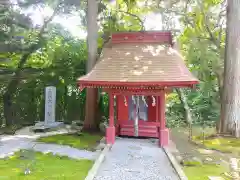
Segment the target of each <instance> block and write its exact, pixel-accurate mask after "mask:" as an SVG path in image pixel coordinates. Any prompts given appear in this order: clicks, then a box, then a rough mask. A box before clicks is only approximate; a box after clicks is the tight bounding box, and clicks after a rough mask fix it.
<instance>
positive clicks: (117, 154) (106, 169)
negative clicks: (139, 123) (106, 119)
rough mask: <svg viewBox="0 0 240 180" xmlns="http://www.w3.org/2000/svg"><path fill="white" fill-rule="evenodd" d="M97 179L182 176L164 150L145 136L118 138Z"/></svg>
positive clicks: (168, 179)
mask: <svg viewBox="0 0 240 180" xmlns="http://www.w3.org/2000/svg"><path fill="white" fill-rule="evenodd" d="M94 180H179V178H178V176H177V174H176V172H175V170H174V169H173V167H172V166H171V163H170V162H169V159H168V158H167V156H166V154H165V153H164V151H163V150H162V149H161V148H159V147H158V145H157V144H156V143H153V142H151V141H150V140H146V139H145V140H142V139H125V138H124V139H117V140H116V142H115V144H114V145H113V147H112V149H111V150H110V151H109V152H108V154H107V155H106V158H105V161H104V162H103V164H102V165H101V167H100V169H99V171H98V173H97V175H96V177H95V178H94Z"/></svg>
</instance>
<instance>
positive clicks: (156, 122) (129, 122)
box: [116, 92, 160, 138]
mask: <svg viewBox="0 0 240 180" xmlns="http://www.w3.org/2000/svg"><path fill="white" fill-rule="evenodd" d="M133 93H134V92H133ZM122 94H123V95H116V99H117V103H116V105H117V125H116V126H117V131H116V133H117V135H121V136H135V137H152V138H159V133H158V132H159V127H160V117H159V113H158V112H159V108H158V107H157V106H158V105H157V99H158V98H159V97H158V96H151V95H141V94H139V95H138V94H137V95H136V94H135V95H126V96H124V92H122Z"/></svg>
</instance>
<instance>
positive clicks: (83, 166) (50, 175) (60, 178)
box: [0, 151, 93, 180]
mask: <svg viewBox="0 0 240 180" xmlns="http://www.w3.org/2000/svg"><path fill="white" fill-rule="evenodd" d="M29 152H31V154H33V155H34V156H33V157H34V158H31V159H24V160H23V158H21V154H22V153H20V152H17V153H15V155H14V156H12V157H10V158H6V159H0V169H1V170H0V180H75V179H76V180H78V179H79V180H83V179H84V178H85V177H86V175H87V173H88V171H89V170H90V168H91V167H92V165H93V161H90V160H73V159H69V158H68V157H60V156H54V155H52V154H42V153H36V152H32V151H29ZM25 154H26V153H25ZM27 164H29V165H31V166H30V170H31V173H30V174H29V175H24V169H25V168H23V167H26V165H27ZM28 167H29V166H28Z"/></svg>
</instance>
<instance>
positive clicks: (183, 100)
mask: <svg viewBox="0 0 240 180" xmlns="http://www.w3.org/2000/svg"><path fill="white" fill-rule="evenodd" d="M176 91H177V93H178V96H179V99H180V101H181V103H182V105H183V107H184V111H185V120H186V123H187V124H192V113H191V110H190V108H189V106H188V102H187V98H186V96H185V94H184V92H183V90H182V89H176Z"/></svg>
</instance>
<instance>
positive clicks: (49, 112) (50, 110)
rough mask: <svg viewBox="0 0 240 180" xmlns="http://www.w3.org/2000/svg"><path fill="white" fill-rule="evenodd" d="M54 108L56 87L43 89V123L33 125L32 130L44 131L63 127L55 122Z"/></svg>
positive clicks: (61, 123)
mask: <svg viewBox="0 0 240 180" xmlns="http://www.w3.org/2000/svg"><path fill="white" fill-rule="evenodd" d="M55 108H56V87H54V86H48V87H46V88H45V118H44V122H38V123H36V124H35V127H34V128H33V129H34V130H46V129H50V128H57V127H59V126H61V125H63V122H56V119H55Z"/></svg>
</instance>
